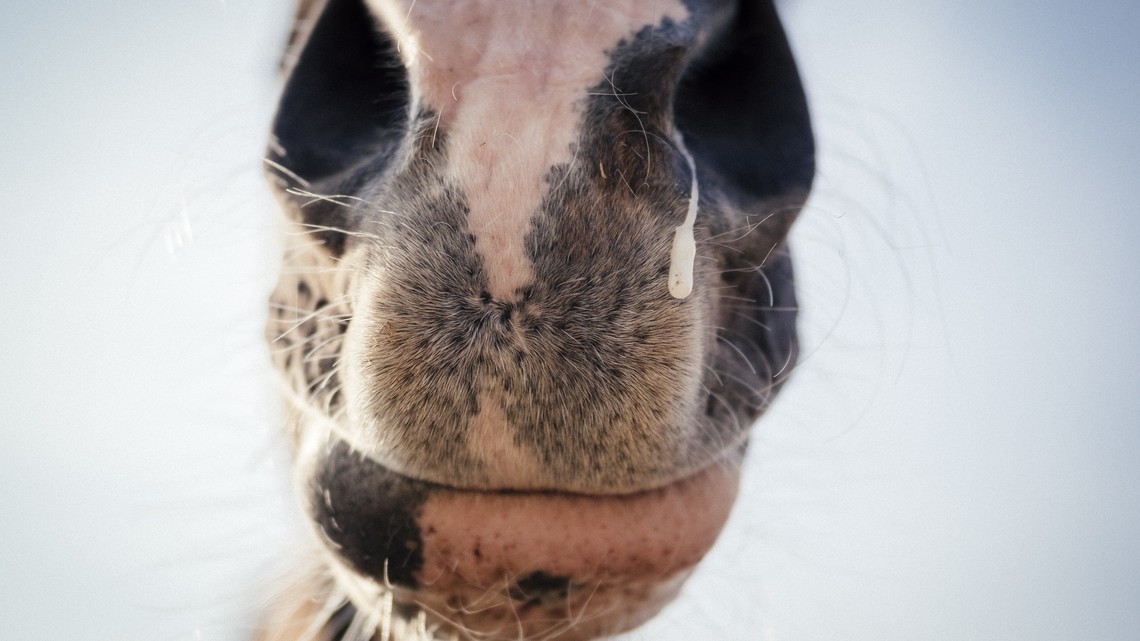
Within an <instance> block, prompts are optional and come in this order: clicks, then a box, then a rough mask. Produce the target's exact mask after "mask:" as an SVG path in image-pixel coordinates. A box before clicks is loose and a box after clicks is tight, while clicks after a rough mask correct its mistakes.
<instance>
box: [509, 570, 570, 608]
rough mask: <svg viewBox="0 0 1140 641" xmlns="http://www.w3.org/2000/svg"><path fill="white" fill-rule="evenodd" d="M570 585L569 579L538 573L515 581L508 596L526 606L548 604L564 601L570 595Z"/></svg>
mask: <svg viewBox="0 0 1140 641" xmlns="http://www.w3.org/2000/svg"><path fill="white" fill-rule="evenodd" d="M570 585H571V581H570V577H566V576H557V575H553V574H547V573H545V572H542V571H538V572H532V573H530V574H528V575H527V576H525V577H523V578H521V579H519V580H518V581H516V582H515V584H514V585H512V586H511V587H510V589H509V594H510V596H511V598H512V599H515V600H516V601H523V602H525V603H526V604H528V605H531V604H536V603H549V602H550V601H555V600H559V601H561V600H565V599H566V597H567V596H568V595H569V593H570Z"/></svg>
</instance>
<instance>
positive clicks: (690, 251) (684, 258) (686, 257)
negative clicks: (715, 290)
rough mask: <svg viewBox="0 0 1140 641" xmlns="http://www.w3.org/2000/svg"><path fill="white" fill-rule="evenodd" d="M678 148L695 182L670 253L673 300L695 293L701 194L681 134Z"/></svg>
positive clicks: (695, 173)
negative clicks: (696, 231)
mask: <svg viewBox="0 0 1140 641" xmlns="http://www.w3.org/2000/svg"><path fill="white" fill-rule="evenodd" d="M677 148H678V149H680V150H681V154H682V155H684V156H685V160H687V161H688V162H689V173H691V174H692V176H693V180H692V183H691V184H690V187H689V190H690V191H689V212H688V213H687V214H685V222H683V223H681V224H680V225H678V226H677V228H676V229H675V230H674V231H673V250H672V251H671V252H670V253H669V293H670V294H671V295H672V296H673V298H681V299H684V298H688V296H689V294H690V293H691V292H692V291H693V263H694V262H695V261H696V258H697V241H696V238H694V237H693V223H695V222H696V220H697V201H699V200H700V198H701V196H700V192H699V191H698V190H697V165H696V163H694V162H693V156H692V155H691V154H689V150H688V149H686V148H685V142H684V141H683V140H681V134H679V133H678V134H677Z"/></svg>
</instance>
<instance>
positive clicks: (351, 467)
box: [309, 443, 429, 588]
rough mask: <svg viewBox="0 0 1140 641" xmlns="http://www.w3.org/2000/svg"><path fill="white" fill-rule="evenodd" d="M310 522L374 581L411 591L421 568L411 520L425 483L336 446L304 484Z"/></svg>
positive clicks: (420, 549)
mask: <svg viewBox="0 0 1140 641" xmlns="http://www.w3.org/2000/svg"><path fill="white" fill-rule="evenodd" d="M310 489H311V495H310V498H309V500H310V503H311V509H312V515H313V520H314V521H316V523H317V525H318V526H319V527H320V528H321V531H322V532H323V533H324V535H325V536H326V537H328V539H329V540H330V541H331V542H332V543H334V544H336V546H337V553H338V554H339V555H340V556H341V557H343V558H344V559H345V560H346V561H348V562H349V563H350V564H351V565H352V566H353V567H354V568H356V570H358V571H360V572H361V573H363V574H366V575H368V576H371V577H373V578H375V579H378V580H381V581H383V580H385V579H386V580H388V581H390V582H391V583H393V584H396V585H401V586H406V587H411V588H415V587H416V586H417V580H416V576H415V575H416V574H417V573H418V572H419V571H420V570H421V569H422V568H423V541H422V539H421V537H420V529H419V524H418V523H417V517H418V516H419V514H420V510H421V509H422V508H423V504H424V502H425V501H426V500H427V496H428V494H429V488H428V486H427V485H426V484H424V483H420V482H417V481H413V480H411V479H407V478H405V477H403V476H401V475H399V474H396V473H395V472H392V471H390V470H388V469H387V468H385V467H383V466H382V465H379V464H378V463H375V462H373V461H371V460H369V459H366V458H364V457H363V456H361V455H360V454H358V453H355V452H353V451H352V450H351V449H350V448H349V446H348V445H346V444H344V443H337V444H336V445H334V446H333V447H332V448H331V449H330V450H329V453H328V455H327V456H326V457H325V459H324V460H323V461H321V462H320V463H319V465H318V468H317V472H316V473H315V475H314V477H313V480H312V483H311V484H310Z"/></svg>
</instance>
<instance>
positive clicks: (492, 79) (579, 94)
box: [368, 0, 688, 300]
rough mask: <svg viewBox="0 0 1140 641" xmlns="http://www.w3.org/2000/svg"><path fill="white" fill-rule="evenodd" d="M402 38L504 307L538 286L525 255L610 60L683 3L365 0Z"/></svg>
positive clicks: (416, 92) (415, 89)
mask: <svg viewBox="0 0 1140 641" xmlns="http://www.w3.org/2000/svg"><path fill="white" fill-rule="evenodd" d="M368 1H369V4H370V5H371V6H372V7H373V9H374V11H375V12H376V13H377V15H379V16H380V17H381V18H382V19H383V20H384V21H385V22H386V23H387V25H388V26H389V28H390V29H391V30H392V32H393V34H394V35H395V37H396V39H397V41H398V43H399V47H400V51H401V54H402V55H403V57H404V60H405V63H406V64H407V65H408V68H409V74H410V77H411V85H412V97H413V100H416V101H418V102H419V103H421V104H423V105H426V106H427V107H429V108H430V109H432V110H433V111H435V112H436V114H438V115H439V117H440V127H441V132H443V133H445V134H446V135H447V136H448V143H447V144H448V151H449V158H448V165H449V166H448V171H449V173H450V175H451V178H452V179H454V180H455V181H456V182H457V183H458V184H459V185H460V187H462V189H463V191H464V193H465V195H466V196H467V203H468V206H469V207H470V215H469V218H468V226H469V228H470V231H471V233H473V234H474V235H475V237H476V245H475V248H476V250H477V251H478V252H479V254H480V256H481V257H482V259H483V263H484V265H485V266H486V269H487V273H488V278H489V283H488V291H489V292H490V293H491V295H492V296H494V297H496V298H500V299H507V300H510V299H513V298H514V292H515V290H516V289H518V288H519V287H522V286H524V285H526V284H527V283H528V282H530V280H531V279H532V273H531V263H530V258H529V257H528V255H527V252H526V247H525V238H526V234H527V232H528V230H529V228H530V220H531V216H532V214H534V213H535V212H536V211H537V210H538V208H539V207H540V206H541V204H542V200H543V198H544V197H545V195H546V193H547V190H548V185H546V184H545V183H544V178H545V177H546V176H547V174H548V173H549V171H550V169H551V167H552V166H553V165H555V164H559V163H568V162H570V161H571V160H573V157H572V154H571V144H572V143H573V142H574V140H575V137H576V134H577V125H578V118H579V115H580V104H581V101H582V100H583V99H584V98H586V97H587V95H588V92H589V91H590V90H591V89H592V88H593V87H595V86H597V85H598V84H599V83H601V82H603V81H604V80H605V77H604V72H605V69H606V67H607V66H608V65H609V63H610V59H609V56H608V55H607V51H611V50H613V49H614V48H615V47H616V46H617V44H618V42H619V41H620V40H621V39H622V38H630V37H632V36H633V35H634V34H636V33H637V31H639V30H640V29H641V28H642V27H644V26H646V25H656V24H660V23H661V21H662V19H664V18H666V17H667V18H671V19H673V20H675V21H678V22H681V21H684V20H685V19H687V18H688V11H687V10H686V9H685V7H684V5H683V4H682V3H681V2H680V0H614V1H612V2H608V3H607V4H606V6H599V5H597V4H594V3H586V2H581V0H568V1H554V0H545V1H540V2H509V1H506V0H451V1H444V0H368Z"/></svg>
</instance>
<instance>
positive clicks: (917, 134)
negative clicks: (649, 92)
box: [0, 0, 1140, 641]
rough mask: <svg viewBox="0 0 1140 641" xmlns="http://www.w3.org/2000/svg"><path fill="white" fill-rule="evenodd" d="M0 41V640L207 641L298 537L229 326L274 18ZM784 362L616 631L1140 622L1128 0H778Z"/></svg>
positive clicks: (273, 255) (254, 312) (105, 19)
mask: <svg viewBox="0 0 1140 641" xmlns="http://www.w3.org/2000/svg"><path fill="white" fill-rule="evenodd" d="M99 4H100V6H96V3H81V2H66V1H62V0H41V1H39V2H24V3H19V4H18V6H14V7H12V8H10V9H8V10H7V11H5V19H4V21H3V23H2V24H0V86H2V87H3V90H2V91H0V177H2V179H3V182H2V183H0V185H2V186H0V189H2V190H3V192H4V193H3V198H2V201H0V202H2V203H3V213H2V214H0V215H2V216H3V220H4V224H3V226H2V229H3V235H2V237H0V300H3V305H4V310H5V312H6V313H5V317H6V318H7V323H6V325H5V331H3V332H2V337H0V383H2V385H0V390H3V391H2V392H0V544H2V547H0V550H2V551H0V638H3V639H19V640H24V639H28V640H39V639H44V640H47V639H69V638H72V639H84V640H88V641H102V640H116V641H117V640H126V641H133V640H140V641H142V640H147V641H153V640H160V641H197V640H205V641H239V640H241V639H245V638H248V635H249V630H250V627H251V625H252V623H253V621H254V620H255V619H256V616H257V613H258V607H259V604H260V603H261V602H263V601H264V600H265V598H266V596H267V595H268V594H270V593H271V591H272V589H273V588H272V586H273V585H274V583H273V578H274V577H275V576H276V575H278V574H279V573H281V572H283V571H285V570H286V569H287V567H288V566H289V564H290V553H289V550H290V549H294V548H291V545H290V544H291V542H294V541H296V540H297V539H298V537H299V534H298V528H297V527H296V523H297V515H296V513H295V510H294V508H293V504H292V499H291V498H290V497H289V495H288V487H287V483H286V481H285V470H284V469H283V467H282V465H281V463H282V455H283V452H282V448H281V444H280V443H279V441H278V440H277V436H276V434H277V430H278V428H279V419H278V417H277V415H276V413H275V411H274V410H275V408H276V407H277V396H276V393H275V391H274V388H273V381H272V378H271V375H270V373H269V370H268V367H267V365H266V357H265V353H264V352H265V348H264V347H263V346H262V344H261V342H260V341H261V329H260V327H261V322H262V317H263V313H264V311H263V310H264V308H265V299H266V297H267V294H268V289H269V287H270V285H271V283H272V280H273V277H274V270H275V268H276V260H277V243H278V240H277V238H278V234H279V231H280V229H279V227H278V223H277V214H276V212H275V211H274V208H273V204H272V202H271V200H270V198H269V196H268V193H267V190H266V189H265V188H264V187H263V185H262V182H261V179H260V174H259V158H260V154H261V147H262V145H263V140H264V137H265V132H266V129H267V126H268V125H267V123H268V121H269V118H270V115H271V112H272V108H273V101H274V98H275V92H276V90H277V85H276V79H275V73H274V64H275V60H274V57H275V52H276V51H277V50H278V49H279V47H280V44H281V42H282V41H283V39H284V37H285V30H286V24H287V16H288V14H289V12H290V7H289V6H288V5H287V3H273V2H267V1H264V0H223V1H220V2H219V1H217V0H212V1H206V0H185V1H183V2H178V3H173V2H168V3H159V2H141V1H136V2H127V1H107V2H103V3H99ZM783 11H784V15H785V17H786V21H787V25H788V29H789V32H790V35H791V38H792V40H793V44H794V47H795V49H796V50H797V52H798V54H799V59H800V65H801V70H802V72H803V75H804V77H805V81H806V84H807V86H808V91H809V94H810V99H811V101H812V104H813V110H814V117H815V123H816V127H817V131H818V134H819V142H820V151H821V158H820V165H819V167H820V173H819V177H818V181H817V190H816V194H815V196H814V197H813V200H812V201H811V204H810V205H809V207H808V209H807V211H806V212H805V214H804V217H803V219H802V220H801V222H800V223H799V226H798V228H797V230H796V232H795V237H794V241H795V250H796V253H797V258H798V260H799V263H798V266H799V273H800V278H801V280H800V293H801V294H800V295H801V298H802V302H803V306H804V311H803V326H802V329H803V333H804V340H805V344H806V347H807V349H806V354H805V358H804V359H803V362H802V363H801V367H800V370H799V372H798V373H797V377H796V378H795V379H794V382H793V383H792V384H791V385H790V386H789V387H788V388H787V389H786V392H785V394H784V395H783V396H782V398H781V399H780V401H779V403H778V405H777V406H776V407H774V408H773V410H772V411H771V413H770V415H769V416H768V418H767V419H766V420H764V421H762V422H761V423H760V424H759V425H758V427H757V432H756V438H755V442H754V446H753V449H752V452H751V454H752V457H751V458H752V460H751V462H750V466H749V468H748V473H747V476H746V479H745V483H746V487H745V489H744V492H743V497H742V499H741V502H740V505H739V507H738V511H737V512H736V514H735V515H734V517H733V520H732V521H731V522H730V525H729V527H728V529H727V531H726V533H725V535H724V537H723V539H722V540H721V542H720V543H718V546H717V548H716V549H715V550H714V552H713V553H712V554H711V555H710V557H709V559H708V560H707V562H706V564H705V565H704V566H702V568H701V570H700V571H699V572H698V574H697V576H696V577H695V578H694V579H693V580H692V581H691V583H690V584H689V586H688V588H687V589H686V592H685V594H684V595H683V597H682V598H681V600H680V601H679V602H678V603H677V604H676V605H675V606H673V607H671V608H670V609H669V610H667V611H666V612H665V613H664V614H663V615H662V616H661V618H659V619H658V620H656V621H655V622H654V623H652V624H650V625H649V626H648V627H646V628H644V629H643V630H640V631H637V632H635V633H633V634H630V635H629V639H631V640H643V641H682V640H685V641H688V640H692V639H714V638H715V639H718V640H723V641H751V640H756V641H816V640H820V641H831V640H834V641H893V640H898V641H913V640H923V641H926V640H931V641H941V640H946V641H963V640H965V641H987V640H994V641H1022V640H1024V641H1069V640H1072V639H1089V640H1094V641H1101V640H1104V641H1116V640H1120V641H1124V640H1129V639H1136V638H1138V637H1137V635H1138V634H1140V633H1138V632H1137V630H1140V607H1137V604H1138V603H1140V471H1138V467H1140V466H1138V465H1137V461H1138V460H1140V206H1138V204H1137V203H1140V176H1138V174H1140V151H1138V150H1140V118H1138V116H1137V113H1138V105H1140V44H1137V43H1138V42H1140V36H1138V34H1140V4H1138V3H1136V2H1134V1H1127V2H1125V1H1107V0H1106V1H1102V2H1085V3H1076V2H1069V3H1030V2H1022V3H1015V2H1011V1H996V2H995V1H986V0H959V1H955V2H948V1H944V2H936V1H933V0H907V1H903V0H880V1H877V2H871V3H856V2H842V1H839V0H790V1H789V2H787V3H785V4H784V5H783Z"/></svg>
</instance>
